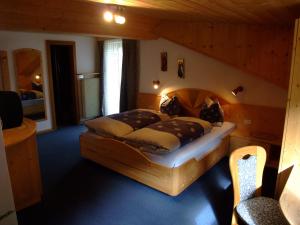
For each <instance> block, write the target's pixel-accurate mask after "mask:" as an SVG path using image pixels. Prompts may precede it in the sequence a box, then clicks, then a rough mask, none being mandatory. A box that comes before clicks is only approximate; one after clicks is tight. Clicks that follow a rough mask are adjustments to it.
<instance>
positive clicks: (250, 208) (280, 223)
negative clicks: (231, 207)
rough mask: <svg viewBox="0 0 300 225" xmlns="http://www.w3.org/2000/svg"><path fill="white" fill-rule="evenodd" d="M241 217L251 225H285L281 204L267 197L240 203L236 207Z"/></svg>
mask: <svg viewBox="0 0 300 225" xmlns="http://www.w3.org/2000/svg"><path fill="white" fill-rule="evenodd" d="M236 211H237V214H238V215H239V217H240V218H241V219H242V220H243V221H244V222H245V223H247V224H249V225H285V224H287V225H288V224H289V223H288V222H287V220H286V219H285V217H284V215H283V213H282V212H281V209H280V207H279V202H278V201H276V200H274V199H271V198H266V197H256V198H252V199H249V200H245V201H242V202H240V203H239V204H238V205H237V207H236Z"/></svg>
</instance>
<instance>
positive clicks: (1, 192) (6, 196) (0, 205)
mask: <svg viewBox="0 0 300 225" xmlns="http://www.w3.org/2000/svg"><path fill="white" fill-rule="evenodd" d="M0 121H1V120H0ZM0 199H1V200H0V217H1V216H3V215H4V214H6V213H7V212H9V211H15V204H14V199H13V193H12V190H11V184H10V178H9V172H8V167H7V161H6V153H5V149H4V142H3V136H2V126H1V124H0ZM8 224H9V225H17V224H18V222H17V216H16V213H15V212H14V213H12V214H11V215H10V216H8V217H6V218H5V219H3V220H0V225H8Z"/></svg>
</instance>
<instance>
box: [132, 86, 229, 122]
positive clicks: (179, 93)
mask: <svg viewBox="0 0 300 225" xmlns="http://www.w3.org/2000/svg"><path fill="white" fill-rule="evenodd" d="M167 96H169V97H173V96H176V97H177V98H178V100H179V102H180V105H181V106H182V109H183V115H186V116H195V117H198V116H199V113H200V109H201V106H202V104H203V102H204V100H205V98H206V97H211V98H212V99H215V98H217V99H218V100H219V102H220V104H221V105H226V104H229V103H228V102H227V101H226V100H225V99H223V98H222V97H220V96H218V95H216V94H214V93H212V92H210V91H207V90H202V89H193V88H184V89H179V90H175V91H171V92H169V93H167ZM160 99H161V96H158V95H154V94H146V93H140V94H139V99H138V106H139V108H151V109H156V110H158V109H159V102H160Z"/></svg>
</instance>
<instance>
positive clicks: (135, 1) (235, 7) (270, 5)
mask: <svg viewBox="0 0 300 225" xmlns="http://www.w3.org/2000/svg"><path fill="white" fill-rule="evenodd" d="M83 1H92V2H98V3H105V4H118V5H123V6H127V7H126V11H127V10H128V11H132V9H134V11H135V12H138V13H141V14H144V15H146V16H151V17H155V18H156V19H161V20H176V21H194V22H213V23H216V22H217V23H220V22H221V23H249V24H284V23H290V22H294V20H295V19H296V18H297V17H299V16H300V0H83Z"/></svg>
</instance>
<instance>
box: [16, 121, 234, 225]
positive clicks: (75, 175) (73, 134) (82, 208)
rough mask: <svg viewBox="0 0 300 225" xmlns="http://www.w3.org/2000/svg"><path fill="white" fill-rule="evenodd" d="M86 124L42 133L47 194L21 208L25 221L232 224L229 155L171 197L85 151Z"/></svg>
mask: <svg viewBox="0 0 300 225" xmlns="http://www.w3.org/2000/svg"><path fill="white" fill-rule="evenodd" d="M83 130H84V128H83V127H82V126H74V127H67V128H62V129H60V130H57V131H55V132H51V133H48V134H43V135H39V136H38V146H39V155H40V166H41V172H42V180H43V190H44V199H43V201H42V203H41V204H38V205H36V206H33V207H31V208H28V209H25V210H23V211H21V212H18V219H19V224H20V225H44V224H45V225H96V224H97V225H171V224H172V225H200V224H201V225H213V224H222V225H223V224H230V219H231V210H232V186H231V179H230V172H229V168H228V159H227V158H225V159H223V160H222V161H220V162H219V163H218V164H217V165H216V166H215V167H213V168H212V169H211V170H210V171H209V172H207V173H206V174H205V175H204V176H202V177H201V178H199V179H198V180H197V181H196V182H195V183H193V184H192V185H191V186H190V187H189V188H188V189H187V190H185V191H184V192H183V193H182V194H180V195H179V196H177V197H170V196H167V195H165V194H163V193H160V192H158V191H155V190H153V189H151V188H149V187H147V186H145V185H142V184H140V183H138V182H135V181H133V180H131V179H129V178H127V177H124V176H122V175H119V174H117V173H115V172H113V171H110V170H108V169H106V168H104V167H101V166H99V165H97V164H95V163H92V162H90V161H88V160H84V159H82V158H81V157H80V154H79V134H80V133H81V132H82V131H83Z"/></svg>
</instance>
